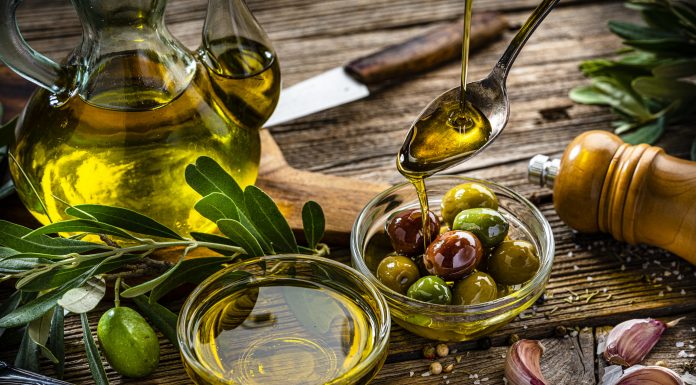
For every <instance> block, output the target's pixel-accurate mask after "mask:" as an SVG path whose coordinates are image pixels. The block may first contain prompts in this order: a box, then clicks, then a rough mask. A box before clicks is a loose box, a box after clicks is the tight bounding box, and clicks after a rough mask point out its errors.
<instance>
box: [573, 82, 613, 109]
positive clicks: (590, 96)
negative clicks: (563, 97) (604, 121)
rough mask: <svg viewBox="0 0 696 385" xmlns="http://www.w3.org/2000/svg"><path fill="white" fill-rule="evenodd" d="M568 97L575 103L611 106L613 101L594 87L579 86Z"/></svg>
mask: <svg viewBox="0 0 696 385" xmlns="http://www.w3.org/2000/svg"><path fill="white" fill-rule="evenodd" d="M568 96H569V97H570V99H571V100H572V101H574V102H575V103H581V104H600V105H609V104H610V103H611V100H610V99H609V98H608V97H607V95H605V94H604V93H603V92H600V91H597V90H596V89H595V88H594V87H593V86H578V87H575V88H573V89H572V90H570V93H568Z"/></svg>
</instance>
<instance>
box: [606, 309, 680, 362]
mask: <svg viewBox="0 0 696 385" xmlns="http://www.w3.org/2000/svg"><path fill="white" fill-rule="evenodd" d="M677 322H679V320H675V321H672V322H670V323H669V324H666V323H664V322H662V321H659V320H655V319H651V318H646V319H633V320H628V321H625V322H622V323H620V324H618V325H616V327H614V328H613V329H612V330H611V332H609V335H608V336H607V340H606V346H605V348H604V358H606V360H607V361H609V362H610V363H612V364H617V365H623V366H631V365H635V364H637V363H639V362H641V361H643V359H644V358H645V356H647V355H648V353H650V350H652V348H653V347H654V346H655V344H657V341H659V340H660V336H662V333H664V331H665V330H666V329H667V328H668V327H671V326H674V325H676V324H677Z"/></svg>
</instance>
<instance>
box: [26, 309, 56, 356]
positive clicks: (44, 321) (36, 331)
mask: <svg viewBox="0 0 696 385" xmlns="http://www.w3.org/2000/svg"><path fill="white" fill-rule="evenodd" d="M54 310H55V308H53V309H51V310H49V311H47V312H46V313H44V315H42V316H41V317H39V318H37V319H35V320H33V321H31V322H29V326H28V329H29V338H31V340H32V341H33V342H34V343H35V344H36V346H38V348H39V349H40V351H41V353H42V355H43V356H44V357H46V358H47V359H49V360H50V361H51V362H52V363H54V364H56V363H58V359H57V358H56V357H55V356H54V355H53V352H51V350H49V349H48V348H47V347H46V342H48V336H49V334H50V332H51V320H52V319H53V311H54Z"/></svg>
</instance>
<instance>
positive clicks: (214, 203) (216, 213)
mask: <svg viewBox="0 0 696 385" xmlns="http://www.w3.org/2000/svg"><path fill="white" fill-rule="evenodd" d="M193 208H194V209H196V211H198V212H199V213H200V214H201V215H202V216H204V217H206V218H208V219H210V220H211V221H213V222H217V221H218V220H220V219H235V220H239V214H238V213H237V206H236V205H235V203H234V202H233V201H232V199H230V198H229V197H228V196H227V195H224V194H222V193H211V194H208V195H206V196H205V197H203V198H201V199H200V200H199V201H198V202H196V204H195V205H194V206H193Z"/></svg>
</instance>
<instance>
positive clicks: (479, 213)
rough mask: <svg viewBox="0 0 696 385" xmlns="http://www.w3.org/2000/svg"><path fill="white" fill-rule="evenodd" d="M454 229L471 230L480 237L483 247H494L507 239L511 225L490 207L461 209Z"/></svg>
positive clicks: (455, 220)
mask: <svg viewBox="0 0 696 385" xmlns="http://www.w3.org/2000/svg"><path fill="white" fill-rule="evenodd" d="M452 228H453V229H454V230H465V231H470V232H472V233H474V235H476V237H478V239H479V240H480V241H481V244H482V245H483V247H486V248H488V247H494V246H496V245H498V244H499V243H500V242H502V241H503V240H504V239H505V236H506V235H507V233H508V229H509V228H510V225H509V224H508V221H507V219H505V217H504V216H503V215H502V214H500V213H499V212H497V211H496V210H493V209H489V208H475V209H467V210H463V211H461V212H460V213H459V214H457V217H456V218H454V224H453V226H452Z"/></svg>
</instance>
